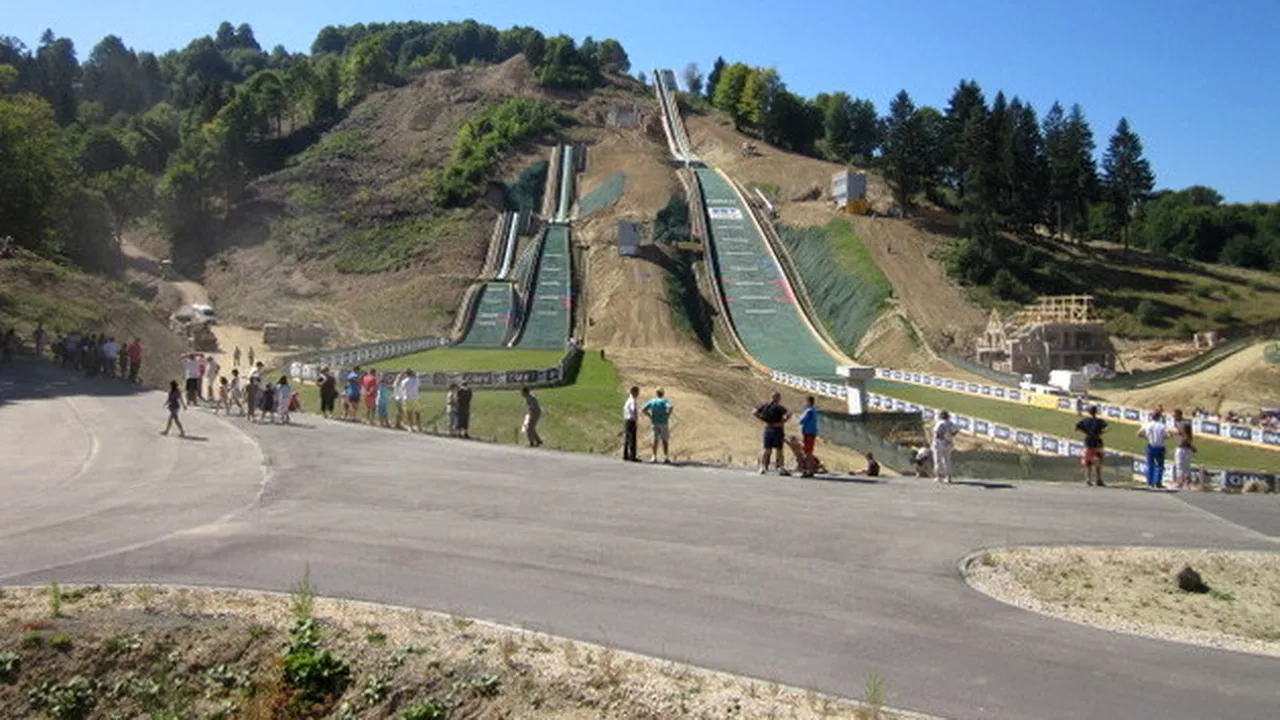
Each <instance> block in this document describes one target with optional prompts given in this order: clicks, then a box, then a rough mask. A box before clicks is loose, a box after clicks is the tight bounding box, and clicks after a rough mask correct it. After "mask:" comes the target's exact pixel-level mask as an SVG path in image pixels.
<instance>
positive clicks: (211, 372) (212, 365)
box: [204, 355, 222, 400]
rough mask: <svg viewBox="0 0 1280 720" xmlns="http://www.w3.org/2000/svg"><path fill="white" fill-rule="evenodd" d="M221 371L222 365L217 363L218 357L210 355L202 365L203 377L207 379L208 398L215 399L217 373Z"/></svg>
mask: <svg viewBox="0 0 1280 720" xmlns="http://www.w3.org/2000/svg"><path fill="white" fill-rule="evenodd" d="M221 371H222V366H221V365H219V364H218V359H217V358H215V357H214V356H212V355H210V356H209V360H208V362H206V363H205V366H204V376H205V379H207V380H208V381H209V399H210V400H217V399H218V398H217V394H218V373H219V372H221Z"/></svg>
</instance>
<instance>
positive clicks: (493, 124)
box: [0, 21, 630, 268]
mask: <svg viewBox="0 0 1280 720" xmlns="http://www.w3.org/2000/svg"><path fill="white" fill-rule="evenodd" d="M126 30H127V29H124V28H121V31H126ZM517 55H523V56H524V58H525V59H526V60H527V63H528V66H529V67H530V69H531V72H532V74H533V77H532V81H533V83H534V84H536V85H541V86H543V87H545V88H549V89H569V90H572V89H584V88H591V87H595V86H597V85H600V84H602V83H603V82H604V76H605V75H606V74H610V73H625V72H627V71H628V70H629V68H630V63H629V61H628V59H627V55H626V52H625V50H624V49H623V47H622V46H621V44H619V43H618V42H617V41H615V40H604V41H601V42H596V41H594V40H592V39H591V38H587V39H586V40H584V41H583V42H582V43H581V44H579V43H576V42H575V41H574V40H573V39H572V38H569V37H567V36H558V37H551V38H548V37H545V36H544V35H543V34H542V33H540V32H538V31H537V30H535V29H533V28H527V27H514V28H511V29H508V30H503V31H499V30H497V29H496V28H493V27H490V26H487V25H481V24H479V23H476V22H473V21H466V22H462V23H420V22H407V23H390V24H368V25H363V24H362V25H353V26H350V27H326V28H324V29H323V30H321V31H320V32H319V34H318V35H317V37H316V40H315V42H314V43H313V44H312V47H311V48H310V52H291V51H289V50H288V49H286V48H284V47H282V46H279V45H277V46H275V47H274V48H272V49H271V50H270V51H268V50H265V49H264V48H263V46H262V45H261V44H260V43H259V42H258V40H257V39H256V38H255V36H254V32H253V29H252V28H251V27H249V26H248V25H240V26H239V27H234V26H232V25H231V24H230V23H223V24H222V25H221V26H220V27H218V29H217V31H216V32H215V33H214V34H212V35H210V36H205V37H200V38H196V39H194V40H192V41H191V42H190V43H189V44H188V45H187V46H186V47H185V48H183V49H181V50H173V51H168V52H163V53H158V54H157V53H154V52H148V51H144V50H135V49H133V48H130V47H129V46H128V45H127V44H126V42H125V41H124V40H123V39H122V37H121V36H119V35H108V36H106V37H105V38H104V39H103V40H102V41H101V42H99V43H98V44H97V45H96V46H94V47H93V48H92V50H91V51H90V52H89V53H88V55H87V56H85V57H84V58H83V59H82V58H81V57H80V56H79V55H78V53H77V49H76V48H75V47H74V45H73V44H72V42H71V41H70V40H69V39H67V38H60V37H58V36H57V35H56V34H55V33H54V32H53V31H46V33H45V34H44V36H43V37H42V38H41V39H40V43H39V45H38V46H37V47H35V48H28V47H26V46H25V45H24V44H23V43H22V42H21V41H20V40H18V39H16V38H11V37H0V164H3V166H4V167H5V172H4V173H3V175H0V235H11V236H12V237H13V238H14V240H15V241H16V243H17V244H18V245H19V246H21V247H25V248H28V249H31V250H33V251H35V252H37V253H39V254H42V255H45V256H49V257H57V258H62V259H67V260H71V261H75V262H78V263H81V264H83V265H86V266H89V267H95V268H106V267H109V266H110V265H111V264H112V262H113V261H114V259H116V258H118V253H117V252H116V248H115V240H116V239H118V237H119V236H120V234H121V233H122V231H123V230H124V229H125V228H126V227H128V226H129V225H130V224H131V223H133V222H135V221H138V220H140V219H144V218H145V219H148V220H153V221H154V222H155V224H156V225H157V226H158V227H159V229H160V230H161V231H162V232H163V233H164V235H166V236H167V237H168V238H169V239H170V240H171V241H172V242H173V248H172V249H173V252H174V254H175V256H176V257H178V258H179V259H185V260H189V261H199V260H201V259H203V258H204V257H205V256H206V255H207V254H208V252H209V251H210V250H211V249H213V247H214V245H213V243H214V241H215V238H216V236H217V235H218V234H219V233H220V232H221V231H222V230H223V227H222V223H223V222H224V220H225V219H226V218H227V217H228V216H229V215H230V214H231V213H232V212H233V211H234V210H235V209H236V208H237V206H239V205H240V204H241V203H242V202H244V201H245V199H246V193H247V191H248V189H249V187H250V183H251V182H252V181H253V179H254V178H256V177H259V176H262V175H264V174H266V173H269V172H272V171H275V170H279V169H281V168H284V167H285V166H286V165H287V164H288V163H289V161H290V159H291V158H294V157H296V156H298V154H299V153H302V152H304V151H306V150H307V149H308V148H311V147H313V146H315V145H316V143H317V142H318V141H319V139H320V137H321V135H322V133H324V132H325V131H327V130H328V129H330V128H332V127H334V126H335V125H337V124H338V123H339V122H341V121H343V120H344V119H346V118H347V117H348V115H349V114H350V113H351V111H352V110H353V109H354V108H356V107H357V106H358V105H359V104H360V103H361V101H362V100H363V99H364V98H365V97H366V96H368V95H369V94H370V93H371V92H375V91H376V90H378V89H379V88H383V87H387V86H395V85H400V84H404V83H406V82H408V81H410V80H411V79H412V78H413V77H414V76H416V75H418V74H420V73H422V72H423V71H426V70H429V69H439V68H451V67H459V66H466V65H470V64H475V63H500V62H503V61H506V60H508V59H511V58H513V57H515V56H517ZM553 116H554V113H551V112H549V111H548V110H546V109H543V108H538V107H536V106H534V105H525V106H520V107H509V108H507V109H506V111H503V112H499V114H498V115H495V116H491V117H489V118H488V119H485V120H481V121H480V124H479V125H478V126H474V127H471V129H470V130H468V131H467V132H468V133H469V135H468V137H469V138H470V142H460V143H459V145H460V146H462V147H460V148H459V149H458V152H457V154H456V156H455V157H454V158H453V159H452V162H451V163H450V165H449V166H448V167H446V168H444V170H443V171H441V172H433V173H427V174H424V177H423V188H422V189H423V190H424V195H425V196H426V197H428V198H429V199H430V201H431V202H432V203H434V205H435V206H437V207H438V208H441V209H443V208H447V207H457V206H465V205H468V204H470V203H471V202H474V200H475V199H476V197H477V196H478V195H479V193H478V191H477V190H476V186H477V185H478V184H482V183H483V182H484V181H485V180H487V179H490V178H489V176H490V175H491V173H492V172H493V171H494V170H495V169H496V159H497V158H499V157H500V156H501V154H502V153H504V152H505V150H506V148H507V146H508V145H509V144H510V143H512V142H515V141H518V140H519V139H520V138H521V137H523V136H528V135H530V134H536V133H537V132H540V131H543V130H545V129H547V127H549V126H550V125H551V124H554V120H555V118H554V117H553ZM333 143H334V141H333V140H332V139H330V144H331V145H332V144H333ZM347 149H348V150H351V149H353V148H347ZM359 229H360V228H359V227H355V228H353V230H359Z"/></svg>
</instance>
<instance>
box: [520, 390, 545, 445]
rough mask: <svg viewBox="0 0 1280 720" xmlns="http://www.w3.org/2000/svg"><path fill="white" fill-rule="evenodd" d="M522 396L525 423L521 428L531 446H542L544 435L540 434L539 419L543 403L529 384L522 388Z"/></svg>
mask: <svg viewBox="0 0 1280 720" xmlns="http://www.w3.org/2000/svg"><path fill="white" fill-rule="evenodd" d="M520 396H521V397H523V398H524V424H523V425H522V426H521V430H522V431H523V432H524V436H525V439H526V440H528V441H529V447H540V446H541V445H542V436H540V435H538V421H539V420H541V419H542V405H541V404H540V403H539V402H538V396H537V395H534V394H533V391H532V390H530V389H529V386H528V385H526V386H524V387H522V388H520Z"/></svg>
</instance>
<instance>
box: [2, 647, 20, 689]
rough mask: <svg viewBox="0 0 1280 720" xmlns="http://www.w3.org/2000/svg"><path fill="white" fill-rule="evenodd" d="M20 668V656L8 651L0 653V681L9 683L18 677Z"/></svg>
mask: <svg viewBox="0 0 1280 720" xmlns="http://www.w3.org/2000/svg"><path fill="white" fill-rule="evenodd" d="M21 670H22V657H21V656H20V655H18V653H16V652H13V651H9V652H3V653H0V683H6V684H8V683H11V682H13V681H14V680H16V679H17V678H18V673H19V672H20V671H21Z"/></svg>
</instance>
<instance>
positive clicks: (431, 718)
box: [400, 698, 449, 720]
mask: <svg viewBox="0 0 1280 720" xmlns="http://www.w3.org/2000/svg"><path fill="white" fill-rule="evenodd" d="M448 714H449V709H448V708H447V707H445V704H444V703H442V702H440V701H439V700H436V699H435V698H428V699H426V700H423V701H422V702H418V703H414V704H413V705H410V706H409V707H407V708H405V710H404V713H403V714H402V715H401V716H400V717H402V718H403V719H404V720H444V719H445V718H446V717H448Z"/></svg>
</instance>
